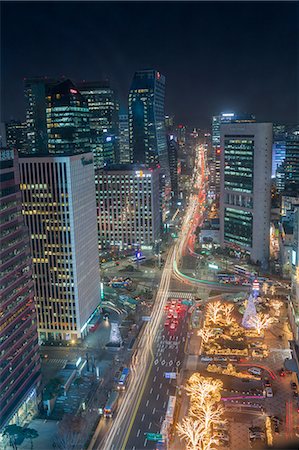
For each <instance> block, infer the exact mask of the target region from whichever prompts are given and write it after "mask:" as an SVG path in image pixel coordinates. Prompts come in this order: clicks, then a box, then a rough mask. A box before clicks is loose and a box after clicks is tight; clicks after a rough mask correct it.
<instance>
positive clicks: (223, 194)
mask: <svg viewBox="0 0 299 450" xmlns="http://www.w3.org/2000/svg"><path fill="white" fill-rule="evenodd" d="M220 148H221V166H220V169H221V170H220V173H221V191H220V243H221V246H222V247H223V246H228V247H231V248H235V249H238V250H241V251H244V252H246V253H247V254H248V255H249V256H250V258H251V260H252V261H254V262H257V261H259V262H260V263H261V264H263V265H266V264H267V263H268V259H269V236H270V231H269V230H270V204H271V165H272V124H270V123H243V124H224V125H222V127H221V140H220Z"/></svg>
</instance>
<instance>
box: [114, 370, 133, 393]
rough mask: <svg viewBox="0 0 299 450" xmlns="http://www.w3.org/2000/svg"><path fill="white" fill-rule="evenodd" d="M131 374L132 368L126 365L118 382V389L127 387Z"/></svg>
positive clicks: (122, 389) (121, 389)
mask: <svg viewBox="0 0 299 450" xmlns="http://www.w3.org/2000/svg"><path fill="white" fill-rule="evenodd" d="M129 375H130V369H129V368H128V367H125V368H124V369H123V370H122V373H121V375H120V377H119V380H118V383H117V389H118V390H119V391H124V390H125V389H126V386H127V384H128V379H129Z"/></svg>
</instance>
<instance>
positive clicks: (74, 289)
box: [20, 152, 100, 341]
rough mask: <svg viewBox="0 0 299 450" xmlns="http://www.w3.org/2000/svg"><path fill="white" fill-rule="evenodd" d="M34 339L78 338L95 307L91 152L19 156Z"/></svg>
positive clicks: (96, 281) (96, 262)
mask: <svg viewBox="0 0 299 450" xmlns="http://www.w3.org/2000/svg"><path fill="white" fill-rule="evenodd" d="M20 174H21V185H20V186H21V191H22V204H23V214H24V217H25V221H26V223H27V225H28V228H29V232H30V238H31V253H32V256H33V278H34V289H35V291H34V295H35V302H36V305H37V315H38V332H39V337H40V340H42V341H48V340H71V339H72V340H73V339H79V338H82V337H83V336H84V335H85V333H86V331H87V330H86V327H87V324H88V322H89V320H90V319H91V317H92V315H93V313H94V312H95V311H96V308H97V306H98V304H99V298H100V297H99V286H100V280H99V258H98V242H97V219H96V197H95V183H94V179H95V176H94V167H93V157H92V153H91V152H90V153H84V154H80V155H72V156H66V155H62V156H40V157H38V156H36V157H30V156H28V157H22V158H20Z"/></svg>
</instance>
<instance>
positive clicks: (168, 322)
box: [164, 319, 170, 327]
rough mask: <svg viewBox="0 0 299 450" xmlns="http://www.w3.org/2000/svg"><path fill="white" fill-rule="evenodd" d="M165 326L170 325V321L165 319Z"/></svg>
mask: <svg viewBox="0 0 299 450" xmlns="http://www.w3.org/2000/svg"><path fill="white" fill-rule="evenodd" d="M164 325H165V326H166V327H168V326H169V325H170V321H169V320H168V319H166V320H165V324H164Z"/></svg>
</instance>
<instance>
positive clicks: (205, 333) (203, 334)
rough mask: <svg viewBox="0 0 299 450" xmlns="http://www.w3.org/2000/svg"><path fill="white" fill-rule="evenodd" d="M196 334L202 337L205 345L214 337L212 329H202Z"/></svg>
mask: <svg viewBox="0 0 299 450" xmlns="http://www.w3.org/2000/svg"><path fill="white" fill-rule="evenodd" d="M197 334H198V336H201V337H202V340H203V342H204V343H205V344H206V343H207V342H208V341H209V339H210V338H211V337H212V336H214V331H213V330H212V328H202V329H201V330H200V331H199V332H198V333H197Z"/></svg>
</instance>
